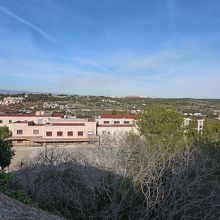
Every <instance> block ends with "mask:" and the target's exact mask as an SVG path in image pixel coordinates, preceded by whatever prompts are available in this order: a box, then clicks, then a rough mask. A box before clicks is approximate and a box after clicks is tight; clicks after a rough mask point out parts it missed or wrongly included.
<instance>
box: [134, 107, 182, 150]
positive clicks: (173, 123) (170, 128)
mask: <svg viewBox="0 0 220 220" xmlns="http://www.w3.org/2000/svg"><path fill="white" fill-rule="evenodd" d="M183 122H184V118H183V116H182V115H181V114H180V113H178V112H176V111H173V110H170V109H166V108H162V107H160V106H159V105H150V106H148V107H147V108H146V109H145V111H144V113H143V114H142V115H141V116H140V118H139V120H138V122H137V125H138V127H139V132H140V134H141V135H142V136H144V137H145V138H146V139H147V140H148V141H149V142H150V143H151V144H153V145H155V144H156V145H160V146H170V145H172V147H175V146H183V145H184V144H185V137H184V127H183Z"/></svg>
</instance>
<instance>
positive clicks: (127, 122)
mask: <svg viewBox="0 0 220 220" xmlns="http://www.w3.org/2000/svg"><path fill="white" fill-rule="evenodd" d="M104 124H110V121H104ZM113 124H120V121H114V122H113ZM124 124H130V121H124Z"/></svg>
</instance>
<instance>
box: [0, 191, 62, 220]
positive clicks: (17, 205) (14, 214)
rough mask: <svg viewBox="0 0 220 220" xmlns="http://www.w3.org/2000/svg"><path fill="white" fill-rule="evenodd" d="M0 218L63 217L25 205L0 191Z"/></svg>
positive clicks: (56, 219) (49, 219) (58, 218)
mask: <svg viewBox="0 0 220 220" xmlns="http://www.w3.org/2000/svg"><path fill="white" fill-rule="evenodd" d="M0 219H1V220H13V219H16V220H32V219H33V220H34V219H38V220H45V219H47V220H61V219H63V218H61V217H58V216H55V215H51V214H49V213H47V212H45V211H43V210H41V209H37V208H34V207H31V206H28V205H25V204H23V203H21V202H19V201H17V200H14V199H12V198H10V197H8V196H6V195H4V194H2V193H0Z"/></svg>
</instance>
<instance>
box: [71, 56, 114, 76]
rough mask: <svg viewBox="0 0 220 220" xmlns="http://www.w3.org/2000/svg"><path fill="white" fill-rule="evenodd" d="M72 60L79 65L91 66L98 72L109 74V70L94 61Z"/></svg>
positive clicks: (84, 59) (85, 59)
mask: <svg viewBox="0 0 220 220" xmlns="http://www.w3.org/2000/svg"><path fill="white" fill-rule="evenodd" d="M73 59H74V60H76V61H77V62H78V63H80V64H81V65H91V66H94V67H97V68H98V69H99V70H101V71H104V72H107V73H109V72H110V71H111V70H110V69H108V68H107V67H105V66H104V65H102V64H100V63H98V62H96V61H93V60H91V59H87V58H73Z"/></svg>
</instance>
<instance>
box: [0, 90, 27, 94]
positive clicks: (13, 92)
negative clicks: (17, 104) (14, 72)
mask: <svg viewBox="0 0 220 220" xmlns="http://www.w3.org/2000/svg"><path fill="white" fill-rule="evenodd" d="M18 93H28V92H27V91H16V90H7V89H0V94H18Z"/></svg>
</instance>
